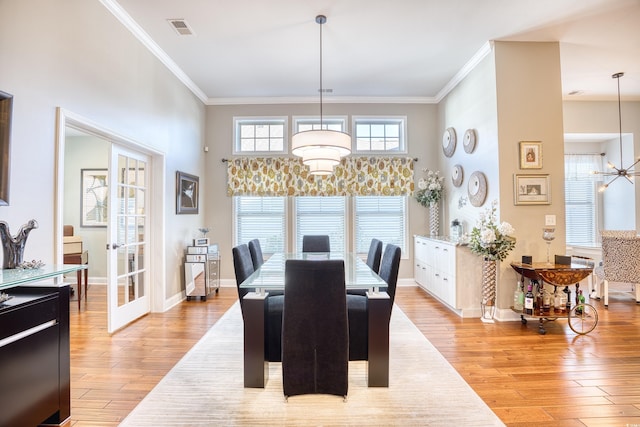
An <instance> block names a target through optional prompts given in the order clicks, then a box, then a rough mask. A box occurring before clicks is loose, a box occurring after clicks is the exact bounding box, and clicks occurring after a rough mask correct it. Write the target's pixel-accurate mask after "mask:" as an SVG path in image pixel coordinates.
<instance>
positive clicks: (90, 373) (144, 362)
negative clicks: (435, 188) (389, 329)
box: [70, 286, 640, 427]
mask: <svg viewBox="0 0 640 427" xmlns="http://www.w3.org/2000/svg"><path fill="white" fill-rule="evenodd" d="M236 299H237V292H236V289H235V288H222V289H221V290H220V293H219V294H218V295H217V296H214V295H213V294H212V295H211V296H210V297H209V298H208V299H207V301H206V302H203V301H189V302H186V301H185V302H183V303H182V304H180V305H179V306H177V307H175V308H173V309H171V310H169V311H168V312H166V313H162V314H153V313H152V314H149V315H147V316H145V317H143V318H142V319H139V320H138V321H136V322H134V323H133V324H131V325H129V326H128V327H126V328H125V329H123V330H121V331H119V332H117V333H116V334H113V335H112V336H109V334H108V333H107V332H106V323H107V320H106V294H105V288H104V287H103V286H90V287H89V300H88V303H87V304H85V303H84V302H83V303H82V307H81V310H80V312H78V308H77V304H75V303H72V304H71V315H70V320H71V398H72V401H71V405H72V407H71V418H72V420H71V425H73V426H75V427H80V426H101V427H108V426H116V425H118V423H119V422H120V421H121V420H122V419H123V418H124V417H125V416H126V415H127V414H128V413H129V412H130V411H131V410H132V409H133V408H134V407H135V406H136V405H137V404H138V402H139V401H140V400H141V399H142V398H143V397H144V396H145V395H146V393H147V392H148V391H149V390H151V389H152V388H153V387H154V386H155V384H156V383H157V382H158V381H159V380H160V379H161V378H162V377H163V376H164V375H165V374H166V373H167V372H168V371H169V369H171V368H172V367H173V365H174V364H175V363H176V362H177V361H178V360H179V359H180V358H181V357H182V356H183V355H184V354H185V353H186V351H188V350H189V349H190V348H191V347H192V346H193V345H194V344H195V343H196V342H197V341H198V340H199V339H200V337H202V335H203V334H204V333H205V332H206V331H207V329H208V328H209V327H210V326H211V325H213V324H214V323H215V322H216V320H217V319H219V318H220V316H222V314H224V312H225V311H226V310H227V309H228V308H229V307H230V306H231V305H232V304H233V303H234V302H235V301H236ZM396 304H397V305H398V306H399V307H400V308H401V309H402V310H403V311H404V312H405V313H406V314H407V316H408V317H409V318H410V319H411V320H412V321H413V322H414V323H415V324H416V325H417V326H418V328H419V329H420V330H421V331H422V333H423V334H424V335H425V336H426V337H427V338H428V339H429V340H430V341H431V342H432V343H433V345H434V346H435V347H436V348H437V349H438V350H439V351H440V352H441V353H442V354H443V355H444V357H445V358H446V359H447V360H448V361H449V362H450V363H451V364H452V365H453V366H454V368H455V369H456V370H457V371H458V372H459V373H460V375H461V376H462V377H463V378H464V379H465V380H466V381H467V382H468V383H469V384H470V385H471V387H473V389H474V390H475V391H476V392H477V393H478V394H479V395H480V397H481V398H482V399H483V400H484V401H485V402H486V403H487V405H489V407H491V409H492V410H493V411H494V412H495V413H496V414H497V415H498V416H499V417H500V418H501V419H502V420H503V422H504V423H505V424H507V425H508V426H514V427H518V426H561V427H569V426H629V425H634V424H635V425H638V424H640V305H636V304H635V302H634V301H633V300H632V299H631V298H616V297H615V296H612V297H611V299H610V305H609V309H608V310H606V309H604V307H603V306H602V305H601V304H600V302H599V301H595V302H593V304H594V305H595V306H596V308H597V310H598V313H599V315H600V319H599V322H598V326H597V327H596V329H595V330H594V331H593V332H591V333H590V334H588V335H585V336H576V335H575V334H574V333H573V332H572V331H571V330H570V329H569V327H568V325H567V321H566V319H559V320H557V321H555V322H548V323H547V324H546V325H545V326H546V329H547V334H546V335H540V334H538V331H537V321H529V322H528V324H527V325H522V324H521V323H520V322H498V323H495V324H484V323H481V322H480V321H479V320H478V319H461V318H460V317H458V316H457V315H455V314H453V313H452V312H450V311H449V310H448V309H446V308H444V307H443V306H442V305H441V304H440V303H439V302H438V301H437V300H435V299H434V298H432V297H430V296H429V295H428V294H426V293H425V292H424V291H422V290H421V289H420V288H417V287H416V288H412V287H400V288H398V292H397V296H396ZM238 374H239V375H242V373H238ZM434 387H438V385H437V384H434ZM460 410H464V407H461V408H460Z"/></svg>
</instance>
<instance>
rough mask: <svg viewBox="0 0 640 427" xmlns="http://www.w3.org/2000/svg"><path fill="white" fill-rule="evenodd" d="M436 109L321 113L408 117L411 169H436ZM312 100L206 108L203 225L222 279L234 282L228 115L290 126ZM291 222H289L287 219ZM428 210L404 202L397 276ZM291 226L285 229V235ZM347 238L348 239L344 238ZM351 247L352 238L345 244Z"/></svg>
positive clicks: (407, 266)
mask: <svg viewBox="0 0 640 427" xmlns="http://www.w3.org/2000/svg"><path fill="white" fill-rule="evenodd" d="M435 111H436V107H435V106H434V105H414V104H409V105H405V104H384V105H378V104H330V105H325V107H324V114H325V115H326V116H332V115H336V116H348V123H349V124H350V123H351V116H353V115H378V116H407V139H408V154H407V156H409V157H417V158H418V159H419V160H418V163H416V171H418V174H417V175H416V176H419V173H420V172H419V171H420V169H422V168H430V169H435V168H436V167H437V156H438V151H437V150H438V148H439V146H440V145H439V142H438V137H437V136H436V122H435V120H436V119H435V118H436V113H435ZM318 113H319V110H318V105H317V104H294V105H291V104H289V105H235V106H232V105H230V106H209V107H207V132H206V133H207V144H208V146H209V152H208V153H207V154H206V169H207V175H206V181H207V188H208V190H207V193H206V195H205V203H206V205H205V209H206V211H207V217H206V221H205V223H206V224H207V225H208V226H209V227H210V228H211V229H212V231H211V233H210V237H211V239H212V241H216V242H218V244H219V245H220V251H221V255H222V263H221V272H220V275H221V277H222V279H223V280H226V281H230V282H231V283H235V282H233V281H234V280H235V276H234V272H233V261H232V259H231V249H232V247H233V244H234V242H233V229H232V227H233V223H234V221H233V217H232V215H233V209H232V199H231V198H230V197H228V196H227V193H226V182H227V172H226V165H225V164H223V163H222V162H221V159H223V158H231V157H232V151H233V117H234V116H288V117H289V127H291V123H292V116H305V115H306V116H313V115H316V116H317V115H318ZM290 223H291V221H290ZM427 230H428V224H427V210H426V209H425V208H423V207H421V206H420V205H419V204H418V203H417V202H416V201H415V200H413V199H411V200H410V201H409V236H408V242H407V249H408V251H407V254H406V256H407V257H408V258H406V259H403V260H402V261H401V263H400V274H399V277H400V278H401V279H402V278H405V279H411V278H413V235H414V234H425V233H427V232H428V231H427ZM292 234H293V230H289V235H292ZM349 240H350V239H349ZM348 244H349V245H351V241H349V242H348Z"/></svg>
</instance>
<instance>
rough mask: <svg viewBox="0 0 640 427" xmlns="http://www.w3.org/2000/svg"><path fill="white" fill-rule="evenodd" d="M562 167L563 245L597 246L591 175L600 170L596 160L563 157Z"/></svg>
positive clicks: (591, 156)
mask: <svg viewBox="0 0 640 427" xmlns="http://www.w3.org/2000/svg"><path fill="white" fill-rule="evenodd" d="M564 165H565V186H564V192H565V195H564V196H565V212H566V213H565V220H566V225H567V227H566V230H567V231H566V240H567V244H568V245H574V246H587V247H594V246H597V228H598V227H597V216H596V213H597V197H596V194H597V190H596V182H595V179H594V176H593V175H592V174H591V171H594V170H599V169H600V156H599V155H597V154H566V155H565V156H564Z"/></svg>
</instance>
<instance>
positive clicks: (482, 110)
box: [436, 54, 500, 235]
mask: <svg viewBox="0 0 640 427" xmlns="http://www.w3.org/2000/svg"><path fill="white" fill-rule="evenodd" d="M494 62H495V58H494V56H493V54H490V55H488V56H487V57H485V58H484V59H483V60H482V61H481V62H480V63H479V64H478V65H477V66H476V68H475V69H474V70H473V71H472V72H471V73H470V74H469V75H468V76H467V77H466V78H465V79H464V81H462V82H461V83H460V84H458V86H456V88H455V89H453V90H452V91H451V92H450V93H449V95H447V97H446V98H445V100H444V101H443V102H441V103H440V104H439V106H438V115H439V117H438V127H439V135H442V134H443V133H444V130H445V129H446V128H448V127H453V128H454V129H455V130H456V134H457V139H458V142H457V147H456V150H455V152H454V153H453V156H452V157H450V158H447V157H445V155H444V154H443V151H442V147H441V146H440V145H438V147H437V149H438V150H437V153H436V154H437V157H438V163H439V169H440V170H441V171H442V172H443V174H444V176H445V177H446V178H445V224H444V226H445V227H446V228H445V230H444V231H445V232H446V233H445V234H447V235H448V230H449V229H448V224H450V222H451V220H453V219H458V220H460V221H462V223H463V224H464V229H465V232H467V233H468V232H470V231H471V229H472V228H473V226H474V225H475V224H476V220H477V218H478V213H479V211H480V209H483V208H480V209H479V208H476V207H474V206H472V205H471V203H470V202H469V201H468V191H467V186H468V183H469V177H470V176H471V174H472V173H473V172H475V171H480V172H483V173H484V174H485V176H486V178H487V183H488V185H487V198H486V202H485V206H489V205H490V203H491V201H492V200H497V199H498V198H499V196H500V188H499V186H498V182H499V180H500V175H499V169H498V167H497V162H498V156H497V155H498V148H499V147H498V116H497V114H498V113H497V105H496V103H497V100H496V80H495V72H496V71H495V64H494ZM467 129H475V131H476V148H475V150H474V151H473V152H472V153H467V152H466V151H465V150H464V148H463V145H462V144H463V137H464V133H465V132H466V130H467ZM456 164H459V165H461V166H462V168H463V172H464V176H463V178H464V179H463V182H462V185H461V186H460V187H455V186H454V185H453V183H452V181H451V173H452V169H453V166H454V165H456ZM460 198H463V200H462V202H463V203H464V201H465V200H466V204H464V205H463V206H460V204H459V202H460Z"/></svg>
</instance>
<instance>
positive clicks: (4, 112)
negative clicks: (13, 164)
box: [0, 91, 13, 206]
mask: <svg viewBox="0 0 640 427" xmlns="http://www.w3.org/2000/svg"><path fill="white" fill-rule="evenodd" d="M12 114H13V95H10V94H8V93H6V92H2V91H0V206H8V205H9V167H10V159H11V153H10V146H11V118H12V117H11V116H12Z"/></svg>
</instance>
